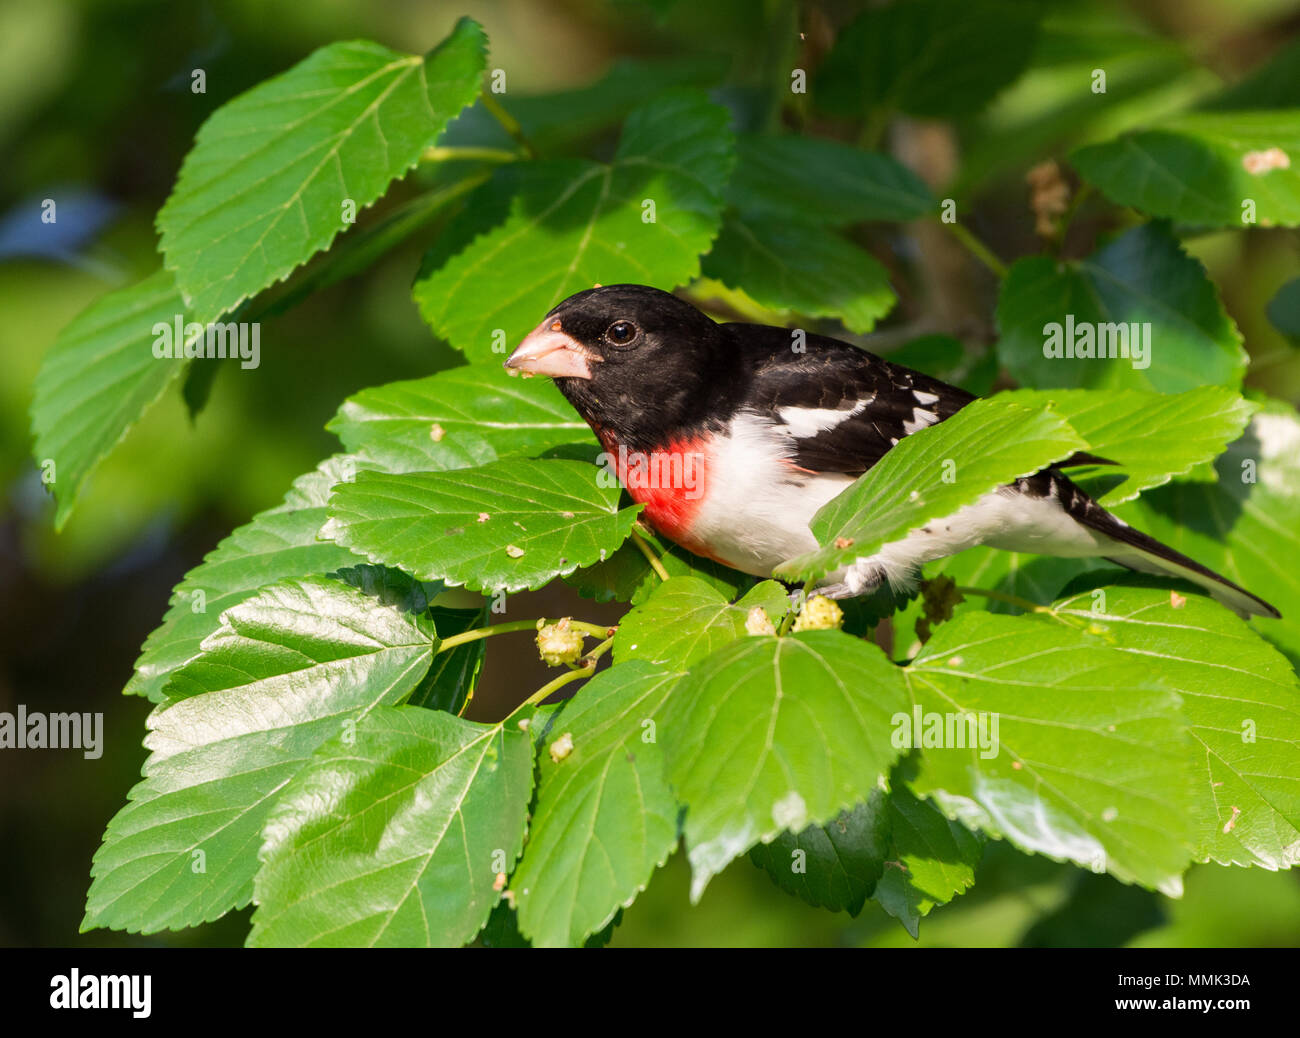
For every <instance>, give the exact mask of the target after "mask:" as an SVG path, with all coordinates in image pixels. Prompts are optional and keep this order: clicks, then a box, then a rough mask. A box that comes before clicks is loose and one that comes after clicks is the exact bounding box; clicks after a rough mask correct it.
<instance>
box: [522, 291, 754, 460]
mask: <svg viewBox="0 0 1300 1038" xmlns="http://www.w3.org/2000/svg"><path fill="white" fill-rule="evenodd" d="M736 359H737V358H736V357H735V350H734V346H733V345H732V342H731V339H730V337H729V336H727V335H726V334H725V333H724V332H723V330H722V328H721V327H720V326H719V325H718V324H716V323H715V322H714V321H712V320H711V319H710V318H708V317H707V316H705V315H704V314H702V313H701V312H700V311H699V310H697V309H696V308H695V307H693V306H691V304H690V303H687V302H685V301H684V300H681V299H678V298H677V297H676V296H674V295H672V294H671V293H669V292H661V291H660V290H659V289H657V288H650V287H648V286H646V285H605V286H602V287H599V288H591V289H588V290H587V291H585V292H579V293H577V294H576V295H572V296H570V297H569V298H568V299H566V300H564V302H562V303H561V304H560V305H559V306H557V307H555V309H553V310H552V311H551V312H550V313H549V314H547V315H546V318H545V320H543V321H542V322H541V324H539V325H538V326H537V327H536V328H535V329H534V330H533V331H532V332H530V333H529V335H528V336H527V337H526V338H525V339H524V341H523V342H521V343H520V344H519V348H518V349H516V350H515V352H514V353H512V354H511V355H510V359H509V360H507V361H506V367H507V368H508V369H513V370H517V371H524V372H531V373H534V374H539V375H550V376H551V377H552V378H554V379H555V384H556V386H558V387H559V389H560V391H561V392H562V393H563V394H564V395H565V397H567V398H568V400H569V402H570V403H571V404H573V406H574V408H575V409H576V410H577V411H578V413H579V414H581V415H582V416H583V418H585V419H586V420H587V421H588V422H589V423H591V424H592V425H593V426H595V427H597V429H598V431H607V432H609V433H611V434H613V435H614V436H616V437H617V438H618V440H619V441H620V442H623V443H627V444H628V445H629V446H630V447H636V448H647V449H648V448H650V447H653V446H658V445H660V444H661V443H662V442H663V441H664V439H665V438H666V437H668V436H671V435H673V434H676V433H679V432H681V431H684V430H686V429H687V428H689V427H690V426H692V425H693V424H697V423H698V421H699V418H700V416H702V415H704V414H707V413H710V407H709V403H710V398H711V397H712V396H714V395H716V394H717V393H718V392H720V389H721V387H723V386H725V385H727V384H728V381H729V380H728V379H727V377H726V376H727V374H728V372H729V371H730V372H731V373H732V374H733V375H734V371H735V362H736Z"/></svg>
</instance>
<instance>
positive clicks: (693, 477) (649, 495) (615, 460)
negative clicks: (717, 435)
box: [598, 432, 708, 547]
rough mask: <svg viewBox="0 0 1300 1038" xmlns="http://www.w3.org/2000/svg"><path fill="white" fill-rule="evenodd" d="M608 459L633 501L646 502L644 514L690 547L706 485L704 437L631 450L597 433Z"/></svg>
mask: <svg viewBox="0 0 1300 1038" xmlns="http://www.w3.org/2000/svg"><path fill="white" fill-rule="evenodd" d="M598 435H599V437H600V441H601V444H602V445H603V446H604V447H605V451H606V455H607V459H608V463H609V464H612V465H613V467H614V470H615V472H617V474H618V481H619V482H620V483H622V484H623V486H624V487H625V488H626V489H627V492H628V494H629V495H630V496H631V498H632V500H633V501H636V502H637V503H638V504H642V505H645V509H644V511H643V512H642V517H643V518H644V519H646V520H647V521H648V522H649V523H650V524H651V525H652V526H653V527H654V528H655V529H656V530H658V531H659V532H660V533H661V534H663V535H664V536H665V537H670V538H672V539H673V540H675V541H678V542H681V543H683V544H684V545H685V546H686V547H690V545H689V543H688V542H689V540H690V537H689V535H688V533H687V531H688V530H689V529H690V527H691V524H692V522H694V520H695V516H696V514H697V513H698V512H699V510H700V506H701V505H702V504H703V502H704V495H705V491H706V486H707V470H708V466H707V454H706V452H705V441H704V440H703V439H694V440H672V441H670V442H669V443H668V445H667V446H666V447H664V448H663V449H662V450H655V451H630V450H628V449H627V447H625V446H623V445H621V444H616V443H614V440H613V437H612V436H607V435H606V434H604V433H603V432H601V433H599V434H598Z"/></svg>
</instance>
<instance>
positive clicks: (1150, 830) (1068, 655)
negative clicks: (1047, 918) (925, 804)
mask: <svg viewBox="0 0 1300 1038" xmlns="http://www.w3.org/2000/svg"><path fill="white" fill-rule="evenodd" d="M905 673H906V676H907V685H908V689H909V692H910V694H911V698H912V713H911V714H910V715H909V716H908V718H907V723H905V724H901V725H900V726H899V727H898V728H896V729H895V735H896V738H897V739H898V741H899V742H901V743H902V745H903V746H904V747H908V746H911V747H913V748H915V747H918V746H920V747H922V748H921V753H920V766H919V771H918V775H917V778H916V779H915V780H914V781H913V782H912V783H911V788H912V789H913V791H915V792H916V793H919V794H922V795H925V796H929V797H931V798H932V799H934V800H935V801H936V802H937V804H938V805H939V806H940V807H941V808H942V809H943V810H944V811H945V812H946V813H947V814H949V815H951V816H955V817H957V818H958V819H959V820H960V821H962V822H963V823H964V824H966V825H967V826H969V827H974V828H979V829H981V830H983V831H984V832H986V833H988V834H990V835H993V836H1001V837H1004V838H1005V839H1007V840H1009V841H1010V842H1011V843H1012V844H1014V845H1015V846H1017V847H1019V848H1020V849H1021V850H1024V851H1029V852H1031V853H1035V854H1043V855H1045V856H1047V857H1049V858H1052V859H1054V860H1056V861H1071V862H1075V863H1077V864H1080V865H1084V866H1087V867H1090V868H1092V869H1094V871H1102V870H1103V869H1104V870H1105V871H1108V872H1110V873H1111V875H1113V876H1115V877H1116V878H1118V879H1121V880H1123V881H1125V882H1127V883H1141V884H1143V885H1144V886H1149V887H1156V888H1159V889H1160V890H1162V891H1164V892H1165V893H1167V894H1171V895H1174V894H1177V893H1178V892H1179V891H1180V890H1181V878H1180V877H1181V873H1182V871H1183V869H1184V868H1185V867H1186V866H1187V864H1188V859H1189V857H1190V849H1189V846H1188V844H1189V841H1190V839H1191V837H1192V836H1193V833H1192V831H1191V823H1190V820H1191V818H1192V817H1193V813H1194V808H1195V785H1194V783H1195V777H1194V773H1193V765H1192V762H1193V759H1194V757H1195V754H1194V752H1193V748H1192V745H1191V742H1190V739H1189V738H1188V736H1187V733H1186V730H1185V728H1184V725H1183V721H1182V715H1181V712H1180V706H1181V702H1180V700H1179V697H1178V696H1177V695H1176V694H1174V692H1172V691H1170V690H1169V688H1168V686H1167V685H1165V684H1164V683H1163V681H1162V680H1161V678H1160V677H1158V676H1157V674H1155V673H1154V672H1153V669H1152V666H1151V663H1150V660H1139V659H1137V658H1135V657H1133V656H1131V655H1128V654H1125V653H1122V652H1118V651H1117V650H1116V648H1115V646H1114V644H1113V642H1112V641H1111V639H1109V638H1108V637H1107V636H1106V632H1105V631H1104V630H1101V629H1099V628H1098V629H1096V630H1095V632H1094V629H1093V628H1092V627H1088V628H1087V629H1079V628H1076V627H1073V626H1067V625H1066V624H1065V623H1063V622H1061V621H1060V620H1056V619H1051V618H1046V617H1043V616H1040V615H1033V616H998V615H995V614H993V613H982V612H967V613H963V614H962V615H960V616H958V617H957V618H956V619H954V620H953V621H951V622H950V623H946V624H943V625H942V626H940V627H938V628H937V629H936V631H935V633H934V636H933V637H932V638H931V639H930V641H929V643H927V645H926V646H925V648H924V649H922V650H921V654H920V655H919V656H918V657H917V658H916V659H915V660H914V661H913V662H912V663H911V664H910V665H909V666H908V667H907V668H906V670H905ZM900 720H902V719H901V718H900Z"/></svg>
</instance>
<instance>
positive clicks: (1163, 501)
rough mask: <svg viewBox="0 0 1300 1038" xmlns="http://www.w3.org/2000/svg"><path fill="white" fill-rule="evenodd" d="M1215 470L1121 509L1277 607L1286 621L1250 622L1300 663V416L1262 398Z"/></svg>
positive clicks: (1259, 619) (1136, 523)
mask: <svg viewBox="0 0 1300 1038" xmlns="http://www.w3.org/2000/svg"><path fill="white" fill-rule="evenodd" d="M1214 468H1215V472H1216V474H1217V476H1218V481H1217V482H1214V483H1205V482H1198V483H1173V484H1171V485H1169V486H1166V487H1160V488H1158V489H1155V490H1149V491H1147V492H1146V493H1145V494H1143V495H1142V497H1141V499H1140V500H1138V501H1135V502H1131V503H1129V504H1127V505H1122V506H1121V507H1120V509H1119V510H1118V513H1117V514H1119V515H1120V516H1121V517H1122V518H1124V519H1125V520H1126V521H1128V522H1130V523H1132V524H1133V525H1134V526H1136V527H1138V528H1139V529H1140V530H1143V531H1144V532H1146V533H1149V534H1150V535H1151V536H1152V537H1155V538H1157V539H1158V540H1160V541H1163V542H1164V543H1165V544H1168V545H1169V546H1170V547H1171V548H1174V549H1176V550H1177V551H1181V552H1183V553H1184V554H1186V555H1190V556H1191V557H1192V558H1194V559H1196V560H1197V561H1198V562H1200V563H1201V564H1202V565H1205V566H1209V567H1210V568H1211V569H1213V570H1215V571H1216V572H1218V573H1222V574H1223V575H1224V576H1225V577H1227V578H1228V579H1229V580H1232V581H1235V582H1236V583H1238V584H1240V585H1241V586H1242V587H1246V588H1250V589H1251V590H1252V591H1255V592H1256V593H1257V594H1260V595H1261V596H1262V597H1264V598H1265V599H1267V600H1268V601H1269V602H1271V603H1272V604H1273V605H1275V606H1277V608H1278V609H1279V610H1281V613H1282V619H1280V620H1274V619H1272V618H1270V617H1253V618H1252V619H1251V621H1250V623H1251V626H1252V627H1254V628H1255V629H1256V630H1257V631H1259V632H1260V633H1261V634H1262V635H1264V637H1266V638H1268V639H1269V640H1270V641H1272V642H1273V643H1274V644H1276V645H1278V646H1279V647H1280V648H1281V649H1282V651H1283V652H1285V653H1287V655H1288V656H1289V657H1290V658H1291V660H1292V661H1293V662H1295V663H1298V664H1300V573H1298V572H1297V570H1296V568H1295V567H1294V566H1293V565H1291V564H1290V560H1293V559H1300V416H1298V415H1297V414H1296V412H1295V410H1294V409H1292V408H1291V407H1288V406H1287V405H1286V404H1283V403H1281V402H1279V401H1276V400H1270V401H1267V402H1265V404H1264V406H1263V409H1262V410H1261V411H1260V412H1259V413H1258V414H1256V415H1255V417H1254V418H1253V419H1252V421H1251V424H1250V426H1249V428H1248V429H1247V431H1246V434H1245V435H1244V436H1242V437H1241V439H1239V440H1237V441H1236V442H1235V443H1233V444H1232V445H1231V446H1230V447H1229V448H1228V450H1227V451H1226V452H1225V453H1224V454H1222V455H1221V456H1220V457H1219V459H1218V460H1217V461H1216V462H1215V465H1214Z"/></svg>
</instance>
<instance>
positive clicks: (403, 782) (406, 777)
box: [248, 707, 533, 948]
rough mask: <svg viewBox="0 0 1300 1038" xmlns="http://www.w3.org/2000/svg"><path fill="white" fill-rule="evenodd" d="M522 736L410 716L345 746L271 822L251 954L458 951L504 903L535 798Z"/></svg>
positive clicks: (395, 717)
mask: <svg viewBox="0 0 1300 1038" xmlns="http://www.w3.org/2000/svg"><path fill="white" fill-rule="evenodd" d="M532 787H533V773H532V747H531V745H530V744H529V741H528V738H527V736H525V735H524V733H523V732H520V731H518V730H510V729H506V728H503V727H502V726H501V725H499V724H496V725H484V724H476V723H474V722H472V721H465V720H462V719H460V718H458V717H452V716H451V715H450V714H446V713H441V712H433V711H428V710H416V709H412V708H410V707H397V708H388V709H384V708H381V709H377V710H375V711H373V712H372V713H371V714H370V716H368V717H367V718H366V719H365V720H364V721H363V722H362V723H361V724H359V725H358V726H357V729H356V732H355V733H354V735H353V737H352V738H351V739H349V737H348V736H346V735H343V736H338V737H336V738H334V739H332V740H331V741H330V742H329V743H327V744H326V745H324V746H322V747H321V748H320V750H318V751H317V753H316V756H315V757H314V758H313V759H312V761H311V763H310V764H309V765H308V766H307V767H306V768H305V769H303V771H302V772H301V773H300V774H299V775H298V776H297V778H296V779H295V780H294V781H293V782H292V783H290V784H289V786H288V787H287V788H286V789H285V790H284V792H283V793H282V794H281V795H280V797H279V799H278V800H277V801H276V804H275V807H274V809H273V810H272V812H271V814H270V817H269V818H268V819H267V822H266V828H265V832H264V841H263V844H262V850H261V859H262V868H261V870H260V871H259V872H258V874H257V885H256V897H257V906H258V907H257V911H256V912H255V913H254V915H253V930H252V933H251V934H249V938H248V943H249V944H250V945H253V946H261V947H268V946H269V947H285V946H289V947H295V948H303V947H355V946H359V945H360V946H365V947H376V946H383V947H412V946H415V947H435V946H436V947H449V946H451V947H454V946H458V945H461V944H464V943H465V942H466V941H469V940H471V939H472V938H473V937H474V935H475V934H477V933H478V932H479V930H480V929H482V928H483V924H484V923H486V922H487V918H488V914H489V913H490V912H491V911H492V909H493V907H494V906H495V905H496V903H497V901H498V900H499V898H500V894H499V892H498V890H497V889H496V885H495V884H496V882H497V876H498V874H499V873H502V872H509V871H510V868H511V866H512V865H513V863H514V861H515V859H516V858H517V857H518V856H519V851H520V848H521V847H522V845H523V840H524V828H525V825H526V821H527V812H528V800H529V797H530V795H531V793H532Z"/></svg>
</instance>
